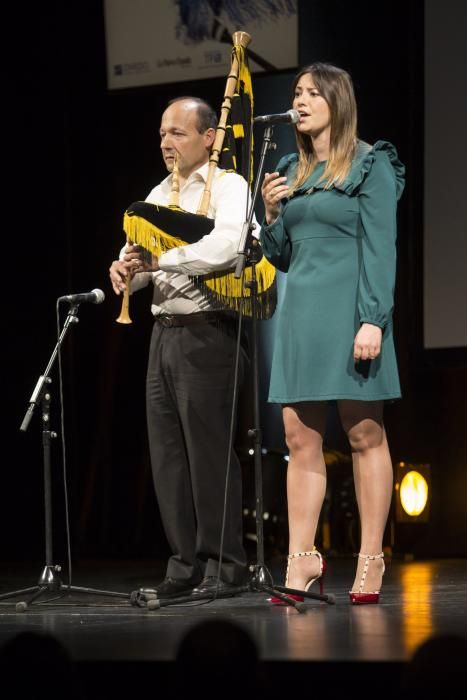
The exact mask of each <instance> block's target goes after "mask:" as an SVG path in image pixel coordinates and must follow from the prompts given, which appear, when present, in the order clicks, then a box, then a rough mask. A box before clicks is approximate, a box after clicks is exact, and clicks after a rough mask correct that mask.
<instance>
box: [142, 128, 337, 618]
mask: <svg viewBox="0 0 467 700" xmlns="http://www.w3.org/2000/svg"><path fill="white" fill-rule="evenodd" d="M272 131H273V127H272V126H267V127H266V128H265V130H264V136H263V144H262V148H261V156H260V161H259V168H258V172H257V175H256V181H255V185H254V188H253V196H252V199H251V203H250V209H249V212H248V215H247V220H246V222H245V223H244V224H243V228H242V233H241V237H240V243H239V248H238V253H239V256H238V260H237V264H236V267H235V273H234V274H235V277H236V278H237V279H238V278H240V277H241V274H242V272H243V269H244V267H245V264H246V262H247V260H248V262H250V263H251V272H252V275H251V282H248V283H247V286H248V287H249V288H250V290H251V291H250V295H251V309H252V319H251V340H252V342H251V345H252V369H253V402H254V405H253V411H254V415H253V417H254V427H253V428H251V429H250V430H249V431H248V435H249V437H251V438H253V449H254V465H255V499H256V542H257V546H256V564H254V565H251V566H250V571H251V572H252V577H251V579H250V581H249V583H248V584H247V585H246V586H238V588H236V589H235V590H232V589H231V590H230V591H229V592H227V593H222V592H220V591H218V592H216V593H206V594H201V593H199V594H192V595H190V596H186V595H185V596H179V597H176V598H170V599H164V598H160V599H158V598H157V595H155V594H145V593H144V589H140V591H135V592H133V593H132V596H131V602H132V604H133V605H138V606H140V607H147V608H148V609H149V610H158V609H159V608H163V607H166V606H171V605H181V604H184V603H194V602H195V601H200V600H215V599H216V598H232V597H235V596H236V595H237V594H239V593H242V592H259V593H268V594H271V595H273V596H275V597H276V598H279V599H280V600H281V601H282V602H283V603H285V604H286V605H291V606H293V607H294V608H295V609H296V610H297V611H298V612H300V613H303V612H306V609H307V608H306V605H305V604H304V603H303V602H301V601H297V600H294V598H291V597H290V596H289V595H287V594H288V593H291V594H295V595H300V596H302V597H304V598H311V599H313V600H319V601H322V602H325V603H329V604H330V605H333V604H334V603H335V596H334V595H333V594H332V593H330V594H329V595H321V594H319V593H311V592H309V591H300V590H295V589H292V588H286V587H285V586H277V585H275V584H274V582H273V578H272V575H271V573H270V571H269V570H268V568H267V567H266V565H265V562H264V533H263V522H264V518H263V476H262V475H263V470H262V460H261V442H262V431H261V427H260V409H259V381H258V340H257V315H258V313H257V310H258V287H257V280H256V263H257V262H259V260H260V259H261V256H262V252H261V249H260V246H259V243H258V240H257V239H256V238H254V237H253V236H252V235H251V232H252V230H253V228H254V224H253V216H254V208H255V203H256V199H257V196H258V190H259V184H260V182H261V179H262V174H263V169H264V161H265V158H266V154H267V152H268V151H269V150H271V149H275V148H276V144H275V143H273V142H272Z"/></svg>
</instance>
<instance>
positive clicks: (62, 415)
mask: <svg viewBox="0 0 467 700" xmlns="http://www.w3.org/2000/svg"><path fill="white" fill-rule="evenodd" d="M55 314H56V320H57V338H58V339H59V338H60V315H59V301H58V300H57V302H56V305H55ZM61 350H62V346H61V343H59V344H58V377H59V380H58V384H59V393H60V437H61V441H62V464H63V491H64V501H65V529H66V540H67V559H68V587H71V581H72V564H71V537H70V514H69V505H68V490H67V461H66V445H65V410H64V400H63V373H62V353H61Z"/></svg>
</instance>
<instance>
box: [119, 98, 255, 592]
mask: <svg viewBox="0 0 467 700" xmlns="http://www.w3.org/2000/svg"><path fill="white" fill-rule="evenodd" d="M216 125H217V119H216V115H215V113H214V112H213V110H212V109H211V107H210V106H209V105H208V104H206V103H205V102H204V101H202V100H200V99H198V98H193V97H182V98H178V99H176V100H173V101H172V102H170V103H169V105H168V107H167V109H166V110H165V111H164V113H163V115H162V120H161V126H160V139H161V149H162V156H163V159H164V162H165V164H166V167H167V170H168V171H169V173H171V174H169V175H168V177H167V178H165V180H163V181H162V182H161V183H160V184H159V185H157V186H156V187H155V188H154V189H153V190H152V191H151V192H150V194H149V196H148V197H147V200H146V201H147V202H150V203H153V204H160V205H164V206H167V205H168V204H169V201H170V193H171V188H172V179H173V174H172V171H173V169H174V159H175V158H177V170H178V180H179V190H180V195H179V206H180V207H181V208H182V209H183V210H185V211H189V212H192V213H196V211H197V209H198V206H199V202H200V199H201V196H202V193H203V190H204V187H205V182H206V177H207V173H208V161H209V156H210V152H211V147H212V145H213V142H214V138H215V134H216ZM247 191H248V185H247V183H246V181H245V180H244V179H243V178H242V177H241V176H239V175H237V174H236V173H233V172H227V171H223V170H220V169H219V168H216V172H215V175H214V178H213V182H212V188H211V197H210V205H209V211H208V216H209V217H210V218H212V219H214V222H215V223H214V228H213V230H212V231H211V232H210V233H209V234H208V235H205V236H203V237H202V238H201V239H200V240H199V241H197V242H196V243H192V244H190V245H185V246H180V247H175V248H173V249H171V250H169V251H168V252H165V253H163V254H162V255H161V256H160V257H159V258H155V257H154V256H153V259H152V263H151V264H148V263H147V262H145V261H144V259H143V256H142V255H141V254H140V252H139V248H138V247H137V246H131V245H127V246H126V247H125V248H124V249H123V250H122V252H121V253H120V259H119V260H115V261H114V262H113V263H112V265H111V267H110V279H111V282H112V286H113V289H114V291H115V293H116V294H120V292H122V291H124V290H125V286H126V284H127V280H128V279H130V280H131V282H130V284H131V286H130V290H131V292H134V291H136V290H137V289H140V288H142V287H144V286H146V285H147V284H148V283H149V282H150V281H152V282H153V284H154V294H153V301H152V307H151V309H152V312H153V314H154V328H153V332H152V338H151V343H150V349H149V361H148V370H147V383H146V410H147V424H148V435H149V447H150V454H151V465H152V471H153V478H154V486H155V490H156V495H157V499H158V503H159V508H160V513H161V518H162V522H163V525H164V529H165V533H166V536H167V540H168V543H169V546H170V548H171V550H172V552H173V554H172V556H171V557H170V559H169V561H168V565H167V571H166V576H165V579H164V580H163V581H162V582H161V583H160V584H159V585H157V586H156V587H155V588H154V589H149V590H151V591H153V592H155V593H156V594H157V596H158V597H159V598H171V597H176V596H179V595H186V594H187V593H188V592H190V591H192V590H194V591H195V593H211V592H214V591H216V590H218V592H219V593H226V592H227V593H228V592H229V591H230V590H232V591H233V590H234V589H235V587H236V586H239V585H241V584H242V583H243V582H244V576H245V567H246V556H245V551H244V547H243V535H242V485H241V469H240V464H239V461H238V458H237V456H236V455H235V454H232V459H231V465H230V478H229V484H228V497H227V499H226V514H225V530H224V532H223V546H222V552H220V544H221V534H222V527H223V511H224V497H225V478H226V467H227V460H228V447H229V437H230V433H229V431H230V422H231V410H232V392H233V386H234V360H235V349H236V336H237V322H236V319H235V316H234V315H233V314H232V313H231V312H228V311H227V310H222V309H221V310H219V309H218V308H214V307H213V306H212V305H211V304H210V302H209V301H208V299H207V298H205V296H203V294H202V293H201V291H200V289H199V287H197V286H195V285H194V284H193V282H192V281H191V280H190V277H189V276H190V275H203V274H208V273H211V272H214V271H218V270H227V269H232V268H233V267H234V266H235V263H236V260H237V257H238V246H239V241H240V235H241V230H242V225H243V222H244V221H245V216H246V202H247ZM180 236H181V237H182V238H183V233H182V232H181V233H180ZM243 362H244V358H243V357H241V359H240V367H239V378H240V380H241V376H242V374H243ZM220 557H221V558H222V562H221V569H220V580H219V581H218V573H219V559H220Z"/></svg>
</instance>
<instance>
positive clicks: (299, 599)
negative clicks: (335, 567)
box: [271, 547, 327, 605]
mask: <svg viewBox="0 0 467 700" xmlns="http://www.w3.org/2000/svg"><path fill="white" fill-rule="evenodd" d="M311 556H316V557H318V559H319V574H318V575H317V576H314V577H313V578H310V579H309V580H308V581H307V582H306V584H305V588H304V589H303V590H304V591H305V592H306V591H308V590H309V589H310V587H311V585H312V584H313V583H314V582H315V581H316V580H317V579H319V592H320V595H323V591H324V575H325V573H326V569H327V564H326V561H325V560H324V559H323V557H322V556H321V554H320V552H318V550H317V549H316V547H313V549H312V550H311V551H310V552H294V553H293V554H289V555H288V556H287V571H286V574H285V586H284V587H285V588H288V584H289V568H290V562H291V561H292V559H298V557H311ZM278 590H281V589H280V588H279V589H278ZM284 593H285V595H286V596H287V597H288V598H292V599H293V600H296V601H297V602H299V603H301V602H303V601H304V600H305V597H304V596H303V595H300V594H299V593H287V592H285V591H284ZM271 603H272V604H273V605H284V601H283V600H281V598H271Z"/></svg>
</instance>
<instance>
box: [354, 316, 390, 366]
mask: <svg viewBox="0 0 467 700" xmlns="http://www.w3.org/2000/svg"><path fill="white" fill-rule="evenodd" d="M382 337H383V331H382V330H381V328H380V327H379V326H374V325H373V324H372V323H362V325H361V326H360V329H359V331H358V333H357V335H356V336H355V340H354V344H353V356H354V360H355V362H359V361H360V360H374V359H375V358H376V357H378V355H379V354H380V353H381V340H382Z"/></svg>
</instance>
